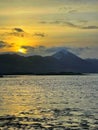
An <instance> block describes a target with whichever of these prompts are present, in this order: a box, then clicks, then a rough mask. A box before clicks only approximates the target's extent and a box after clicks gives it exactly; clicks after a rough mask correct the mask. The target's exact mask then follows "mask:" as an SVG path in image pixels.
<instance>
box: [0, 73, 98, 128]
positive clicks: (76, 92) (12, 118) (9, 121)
mask: <svg viewBox="0 0 98 130" xmlns="http://www.w3.org/2000/svg"><path fill="white" fill-rule="evenodd" d="M0 130H98V75H85V76H12V77H5V78H0Z"/></svg>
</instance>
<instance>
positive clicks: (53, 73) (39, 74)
mask: <svg viewBox="0 0 98 130" xmlns="http://www.w3.org/2000/svg"><path fill="white" fill-rule="evenodd" d="M8 75H9V76H14V75H21V76H22V75H29V76H30V75H31V76H33V75H34V76H57V75H58V76H59V75H87V73H80V72H60V73H55V72H50V73H36V74H35V73H8V74H0V78H3V77H4V76H8Z"/></svg>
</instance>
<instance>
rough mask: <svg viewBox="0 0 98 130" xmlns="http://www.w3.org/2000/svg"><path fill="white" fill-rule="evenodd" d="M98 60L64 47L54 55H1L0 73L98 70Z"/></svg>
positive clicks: (93, 71)
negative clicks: (74, 52)
mask: <svg viewBox="0 0 98 130" xmlns="http://www.w3.org/2000/svg"><path fill="white" fill-rule="evenodd" d="M96 63H98V60H96V62H95V60H90V59H82V58H80V57H78V56H76V55H75V54H73V53H71V52H69V51H67V50H65V49H62V50H60V51H58V52H56V53H55V54H53V55H52V56H45V57H42V56H39V55H35V56H28V57H26V56H20V55H18V54H1V55H0V74H46V73H60V72H81V73H95V72H98V68H97V67H96V66H97V65H96Z"/></svg>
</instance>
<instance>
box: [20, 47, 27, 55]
mask: <svg viewBox="0 0 98 130" xmlns="http://www.w3.org/2000/svg"><path fill="white" fill-rule="evenodd" d="M18 52H20V53H24V54H25V53H26V50H25V49H24V48H19V50H18Z"/></svg>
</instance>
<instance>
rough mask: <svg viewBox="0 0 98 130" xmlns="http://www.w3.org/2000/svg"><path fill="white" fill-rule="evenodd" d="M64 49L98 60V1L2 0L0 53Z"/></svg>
mask: <svg viewBox="0 0 98 130" xmlns="http://www.w3.org/2000/svg"><path fill="white" fill-rule="evenodd" d="M62 48H66V49H68V50H69V51H72V52H73V53H75V54H77V55H79V56H80V57H83V58H98V0H0V53H5V52H6V53H9V52H15V53H23V54H25V55H34V54H40V55H48V54H52V53H53V52H55V51H56V50H59V49H62Z"/></svg>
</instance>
